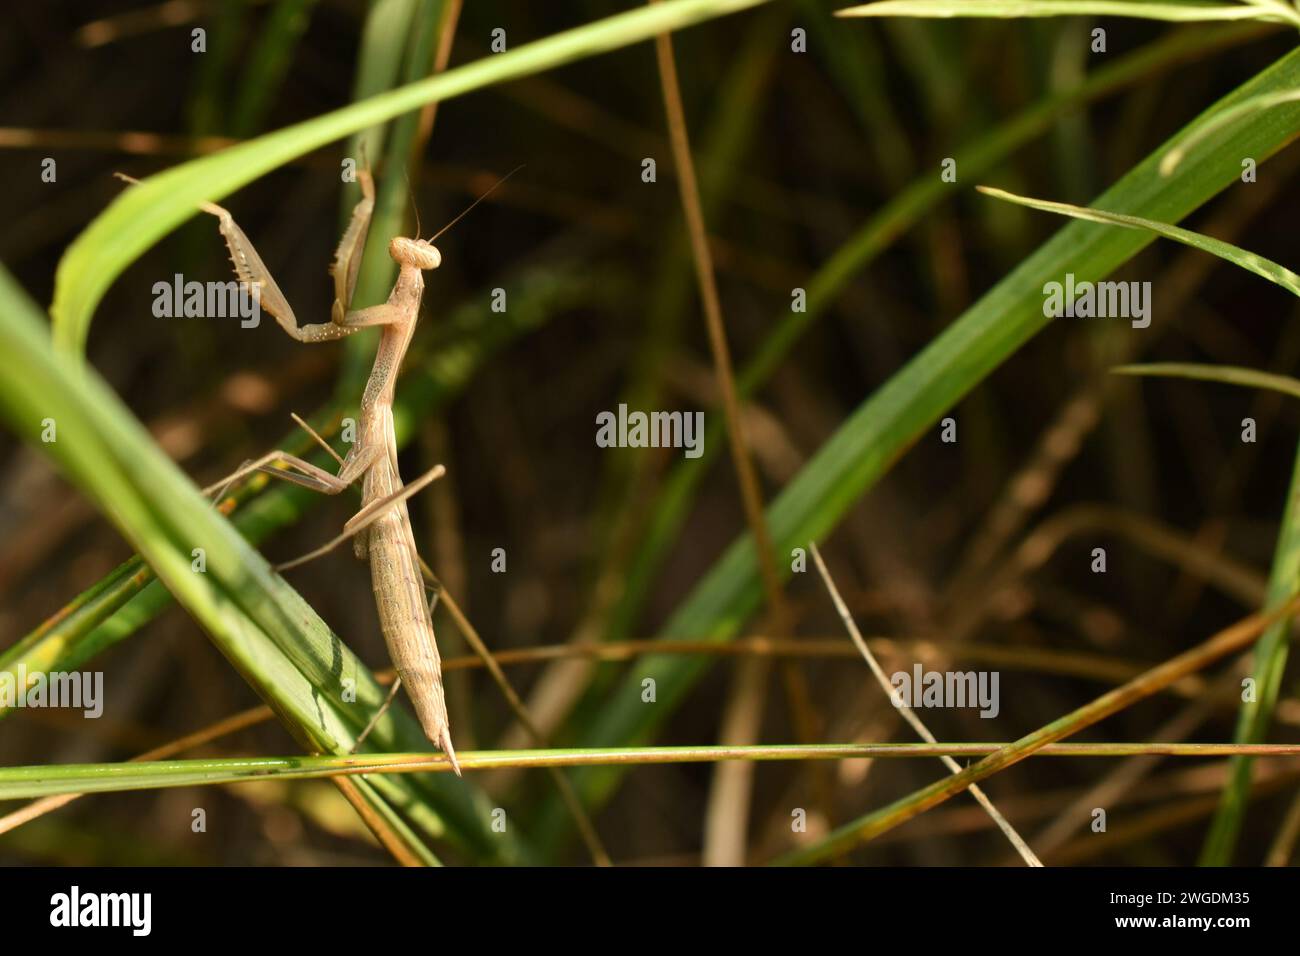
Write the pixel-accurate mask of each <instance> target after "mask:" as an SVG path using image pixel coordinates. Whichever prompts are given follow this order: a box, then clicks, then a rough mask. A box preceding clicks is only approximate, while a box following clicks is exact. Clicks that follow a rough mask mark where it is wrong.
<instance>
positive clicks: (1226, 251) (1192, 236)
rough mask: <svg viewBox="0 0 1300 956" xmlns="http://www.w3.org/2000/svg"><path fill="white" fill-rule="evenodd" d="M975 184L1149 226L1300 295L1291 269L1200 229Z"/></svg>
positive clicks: (1101, 218)
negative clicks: (1194, 230) (1199, 230)
mask: <svg viewBox="0 0 1300 956" xmlns="http://www.w3.org/2000/svg"><path fill="white" fill-rule="evenodd" d="M975 188H976V189H978V190H979V191H980V192H982V193H984V194H985V195H986V196H992V197H993V198H995V199H1005V200H1006V201H1007V202H1012V203H1015V204H1016V205H1018V206H1028V207H1029V208H1030V209H1040V210H1042V211H1043V212H1054V213H1056V214H1058V215H1061V216H1070V217H1072V218H1074V219H1083V220H1086V221H1088V222H1101V223H1109V224H1110V225H1113V226H1124V227H1126V228H1129V229H1148V230H1150V231H1151V232H1154V233H1155V234H1156V235H1158V236H1164V237H1165V238H1166V239H1172V240H1174V241H1175V242H1181V243H1182V244H1183V245H1185V246H1191V247H1192V248H1193V249H1200V250H1202V251H1203V252H1208V253H1210V254H1211V255H1215V256H1218V257H1219V258H1220V259H1225V260H1227V261H1228V262H1231V263H1233V264H1234V265H1238V266H1241V268H1243V269H1245V270H1246V271H1248V272H1253V273H1255V275H1257V276H1262V277H1263V278H1265V279H1267V280H1268V281H1269V282H1272V283H1275V284H1276V285H1280V286H1281V287H1282V288H1284V289H1286V290H1287V291H1288V292H1290V293H1291V294H1292V295H1296V296H1300V276H1298V275H1296V274H1295V273H1294V272H1292V271H1291V270H1290V269H1288V268H1286V267H1285V266H1281V265H1278V264H1277V263H1276V262H1273V261H1272V260H1271V259H1265V258H1264V257H1263V256H1260V255H1256V254H1255V253H1253V252H1248V251H1247V250H1245V249H1242V248H1240V247H1239V246H1234V245H1233V244H1232V243H1230V242H1224V241H1223V240H1221V239H1215V238H1214V237H1212V236H1205V235H1201V233H1199V232H1192V231H1191V230H1190V229H1182V228H1180V227H1178V226H1171V225H1170V224H1169V223H1165V222H1156V221H1155V220H1154V219H1143V218H1142V217H1141V216H1130V215H1127V214H1125V213H1119V212H1107V211H1106V210H1104V209H1095V208H1091V207H1088V206H1072V205H1070V204H1069V203H1063V202H1049V201H1048V200H1045V199H1030V198H1028V197H1027V196H1017V195H1016V194H1015V193H1009V192H1007V191H1006V190H1004V189H994V188H992V187H991V186H976V187H975Z"/></svg>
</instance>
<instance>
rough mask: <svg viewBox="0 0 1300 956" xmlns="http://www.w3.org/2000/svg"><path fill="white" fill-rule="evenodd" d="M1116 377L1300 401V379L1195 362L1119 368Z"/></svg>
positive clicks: (1116, 369)
mask: <svg viewBox="0 0 1300 956" xmlns="http://www.w3.org/2000/svg"><path fill="white" fill-rule="evenodd" d="M1111 372H1112V374H1115V375H1143V376H1152V377H1161V378H1193V379H1197V380H1198V381H1202V382H1221V383H1223V384H1224V385H1241V386H1244V387H1246V388H1263V389H1267V390H1268V391H1271V392H1281V393H1282V394H1283V395H1290V396H1292V397H1293V398H1300V379H1296V378H1292V377H1291V376H1290V375H1278V374H1276V373H1274V372H1261V371H1259V370H1258V369H1253V368H1241V367H1239V366H1236V365H1201V364H1197V363H1195V362H1147V363H1144V364H1142V365H1117V366H1116V367H1115V368H1113V369H1111Z"/></svg>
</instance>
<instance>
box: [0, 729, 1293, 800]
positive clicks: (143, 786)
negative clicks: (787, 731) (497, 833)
mask: <svg viewBox="0 0 1300 956" xmlns="http://www.w3.org/2000/svg"><path fill="white" fill-rule="evenodd" d="M1009 746H1011V745H1010V744H1006V743H944V742H936V743H869V744H861V743H852V744H752V745H745V746H728V745H718V746H700V747H689V746H687V747H607V748H592V747H567V748H551V749H539V750H469V751H465V752H464V753H462V754H458V755H457V758H458V759H459V760H460V761H461V765H462V766H463V767H464V768H465V769H467V770H499V769H502V768H506V767H532V768H537V767H590V766H600V765H628V764H681V763H712V762H716V761H723V760H750V761H756V762H770V761H781V760H877V759H881V758H885V759H891V760H906V759H932V758H934V757H941V756H951V757H967V758H970V757H984V756H988V755H991V754H995V753H998V752H999V751H1003V750H1006V749H1007V748H1008V747H1009ZM1242 753H1248V754H1250V755H1252V756H1254V757H1295V756H1297V755H1300V744H1271V745H1261V746H1247V747H1240V746H1237V745H1235V744H1189V743H1181V742H1180V743H1149V744H1148V743H1084V744H1074V743H1061V744H1047V745H1046V746H1041V747H1039V748H1037V749H1036V750H1035V751H1034V755H1035V756H1039V757H1072V758H1077V757H1130V756H1138V755H1142V754H1160V755H1163V756H1176V757H1201V758H1204V757H1216V756H1225V755H1239V754H1242ZM428 772H436V773H448V772H449V770H448V768H447V766H446V764H445V762H444V761H442V760H441V759H440V758H437V757H431V756H430V755H429V754H404V753H396V754H369V755H365V756H361V755H357V756H332V757H205V758H197V759H189V760H154V761H138V762H131V763H106V764H105V763H99V764H53V765H42V766H35V767H2V768H0V800H32V799H39V798H40V797H53V796H61V795H64V794H71V793H119V792H123V791H131V790H154V789H167V788H169V787H194V786H212V785H217V784H230V783H247V782H250V781H254V780H264V779H266V778H268V777H275V778H279V779H282V780H310V779H317V778H321V777H332V776H339V775H346V776H360V775H362V774H366V775H369V779H372V780H376V781H377V780H381V779H384V778H385V777H390V776H393V775H397V774H410V773H428Z"/></svg>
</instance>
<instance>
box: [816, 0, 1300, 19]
mask: <svg viewBox="0 0 1300 956" xmlns="http://www.w3.org/2000/svg"><path fill="white" fill-rule="evenodd" d="M835 15H836V16H837V17H924V18H927V19H935V18H938V19H948V18H950V17H994V18H1000V19H1011V20H1019V19H1023V18H1027V17H1077V16H1100V17H1135V18H1137V19H1141V20H1167V21H1171V22H1177V23H1201V22H1213V21H1224V20H1264V21H1267V22H1269V23H1293V24H1296V25H1300V13H1297V12H1296V10H1295V9H1294V8H1291V7H1288V6H1287V5H1285V4H1283V3H1280V2H1279V3H1267V4H1265V3H1259V4H1253V3H1252V4H1240V3H1227V4H1224V3H1199V2H1195V0H1186V2H1181V3H1169V2H1164V3H1147V2H1144V0H1134V2H1130V0H880V2H879V3H865V4H862V5H860V6H856V7H845V8H844V9H843V10H836V11H835Z"/></svg>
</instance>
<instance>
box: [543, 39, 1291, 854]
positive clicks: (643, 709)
mask: <svg viewBox="0 0 1300 956" xmlns="http://www.w3.org/2000/svg"><path fill="white" fill-rule="evenodd" d="M1298 83H1300V52H1293V53H1290V54H1288V55H1287V56H1285V57H1283V58H1282V59H1281V60H1279V61H1278V62H1277V63H1275V64H1274V65H1273V66H1271V67H1269V68H1268V69H1266V70H1265V71H1263V72H1262V73H1260V74H1259V75H1258V76H1256V77H1254V78H1253V79H1251V80H1249V81H1248V82H1246V83H1245V84H1243V85H1242V86H1240V87H1238V89H1237V90H1235V91H1234V92H1233V93H1231V94H1229V95H1228V96H1227V97H1225V98H1224V99H1223V100H1221V101H1220V102H1219V103H1217V104H1215V105H1214V106H1213V107H1211V108H1210V109H1208V110H1206V111H1205V112H1204V113H1202V114H1201V116H1200V117H1198V118H1197V119H1196V120H1194V121H1193V122H1192V123H1191V124H1190V128H1192V129H1194V128H1196V127H1198V126H1199V125H1200V124H1202V123H1204V122H1206V121H1207V120H1208V118H1209V117H1212V116H1213V115H1215V114H1216V113H1218V112H1219V111H1220V110H1223V109H1225V108H1228V107H1230V106H1232V105H1234V104H1236V103H1238V102H1241V101H1243V100H1245V99H1247V98H1249V97H1252V96H1257V95H1260V94H1262V93H1268V92H1273V91H1275V90H1281V89H1290V88H1293V87H1295V86H1297V84H1298ZM1297 130H1300V108H1296V107H1294V106H1293V107H1290V108H1285V107H1284V108H1280V109H1278V110H1276V111H1273V112H1270V113H1269V114H1267V115H1262V116H1260V117H1258V118H1257V119H1256V120H1255V121H1253V122H1251V123H1247V124H1243V126H1242V127H1241V128H1240V129H1236V130H1234V133H1233V135H1232V136H1227V135H1225V134H1224V133H1222V132H1220V133H1218V134H1215V135H1213V136H1211V137H1210V138H1209V139H1208V140H1207V141H1206V145H1205V148H1204V149H1203V150H1198V151H1197V152H1196V154H1194V155H1193V156H1190V157H1189V158H1188V161H1187V167H1186V169H1185V172H1184V174H1183V175H1182V176H1179V177H1177V178H1175V179H1165V178H1162V177H1161V176H1160V175H1159V174H1158V172H1157V169H1156V166H1157V164H1158V162H1159V158H1160V156H1162V155H1163V154H1164V151H1165V147H1161V148H1160V149H1158V150H1156V151H1155V152H1154V153H1152V154H1151V155H1150V156H1148V157H1147V158H1146V159H1145V160H1144V161H1143V162H1142V163H1140V164H1139V165H1138V166H1136V167H1135V168H1133V169H1132V170H1130V171H1129V172H1128V173H1127V174H1126V175H1125V176H1124V177H1123V178H1122V179H1121V180H1119V182H1117V183H1116V184H1115V185H1114V186H1113V187H1111V188H1110V189H1109V190H1107V191H1106V192H1105V193H1104V194H1103V195H1102V196H1100V197H1098V199H1097V201H1096V204H1097V205H1100V206H1109V207H1116V208H1123V209H1128V210H1130V211H1131V213H1132V214H1133V215H1141V216H1144V217H1147V218H1151V219H1155V220H1158V221H1177V220H1179V219H1181V218H1182V217H1184V216H1186V215H1187V214H1188V213H1190V212H1191V211H1192V210H1194V209H1196V208H1197V207H1199V206H1200V205H1201V204H1203V203H1204V202H1205V201H1206V200H1208V199H1209V198H1211V197H1212V196H1214V195H1216V194H1217V193H1218V192H1219V191H1220V190H1222V189H1224V188H1225V187H1226V186H1228V185H1229V184H1231V183H1234V182H1237V181H1238V178H1239V176H1240V173H1241V166H1240V159H1241V157H1242V156H1243V155H1248V156H1255V157H1257V158H1259V159H1260V160H1261V161H1262V160H1263V159H1264V158H1267V157H1269V156H1271V155H1273V153H1275V152H1276V151H1277V150H1279V149H1281V148H1282V147H1283V146H1284V145H1286V144H1287V143H1288V142H1290V141H1291V139H1292V138H1293V137H1294V136H1295V134H1296V131H1297ZM1154 238H1155V234H1154V233H1151V232H1147V231H1145V230H1137V229H1114V228H1110V227H1108V226H1102V225H1100V224H1098V223H1091V222H1071V223H1070V224H1069V225H1067V226H1066V227H1065V228H1063V229H1062V230H1061V231H1060V232H1058V233H1057V234H1056V235H1055V236H1054V237H1052V238H1051V239H1050V240H1048V241H1047V242H1046V243H1045V244H1044V245H1042V246H1041V247H1040V248H1039V249H1038V250H1037V251H1036V252H1035V253H1034V254H1033V255H1031V256H1030V257H1029V258H1027V259H1026V260H1025V261H1023V262H1022V263H1021V264H1020V265H1019V266H1018V267H1017V268H1016V269H1015V270H1014V271H1013V272H1012V273H1011V274H1010V275H1008V276H1007V277H1006V278H1004V279H1003V280H1002V281H1001V282H999V283H998V284H997V285H996V286H995V287H994V288H993V289H991V290H990V291H989V292H988V293H986V294H985V295H984V296H983V297H982V298H981V299H980V300H979V301H978V302H976V303H975V304H974V305H973V306H972V307H971V308H970V309H968V310H967V311H966V312H965V313H964V314H963V315H962V316H961V317H960V318H958V319H957V320H956V321H955V322H954V323H953V324H952V325H951V326H950V327H949V328H948V329H947V330H946V331H945V332H944V333H943V334H942V335H940V336H939V337H938V338H937V339H935V340H934V341H933V342H931V343H930V345H928V346H927V347H926V348H925V349H924V350H922V351H921V352H920V353H919V354H918V355H917V356H916V357H915V358H913V359H912V360H911V361H910V362H909V363H908V364H907V365H906V366H905V367H904V368H903V369H901V370H900V371H899V372H898V373H896V374H895V375H894V376H893V377H892V378H891V379H890V380H889V381H888V382H887V383H885V385H884V386H883V387H881V388H880V389H879V390H878V391H876V393H875V394H873V395H872V396H871V397H870V398H868V399H867V400H866V401H865V402H864V403H863V404H862V405H860V406H859V407H858V409H857V410H856V411H855V412H854V413H853V414H852V416H850V417H849V419H848V420H847V421H845V422H844V424H843V425H841V427H840V428H839V430H838V431H837V432H836V433H835V435H833V436H832V437H831V439H830V440H829V441H827V442H826V443H825V444H824V445H823V446H822V447H821V449H820V451H818V453H817V454H816V456H815V457H814V458H813V459H812V460H811V461H809V462H808V464H807V465H806V466H805V467H804V469H803V470H802V471H801V472H800V473H799V475H798V476H797V477H796V478H795V480H794V481H793V482H792V483H791V484H790V485H789V486H788V487H787V488H786V489H785V491H784V492H783V493H782V494H781V495H780V497H779V498H777V500H776V501H775V502H774V503H773V504H772V506H771V507H770V508H769V509H768V516H767V517H768V523H769V527H770V529H771V533H772V537H773V540H774V542H775V545H776V549H777V551H778V554H779V555H780V556H782V560H781V561H780V564H779V566H780V567H783V568H788V567H789V562H788V561H787V560H785V559H784V556H786V555H788V554H789V553H790V549H791V548H793V547H795V546H802V545H804V544H805V543H806V542H807V541H809V540H813V539H820V538H823V537H825V536H826V534H827V533H829V532H830V531H831V530H832V529H833V528H834V527H835V526H836V524H837V523H838V522H839V521H840V519H841V517H842V516H843V515H844V513H845V512H846V511H847V510H848V509H849V508H850V507H851V506H852V505H853V504H854V502H856V501H857V500H858V498H859V497H860V496H861V495H862V494H863V493H864V492H866V491H867V490H868V489H870V488H871V487H872V486H873V485H874V484H875V483H876V482H877V481H878V480H879V479H880V478H881V476H882V475H884V474H885V472H886V471H888V469H889V468H890V466H891V465H892V464H893V463H894V462H895V461H896V460H897V459H898V457H899V456H900V455H902V454H903V453H904V452H905V451H906V449H907V447H908V446H909V445H910V444H911V443H913V442H914V441H916V439H917V438H918V437H919V436H920V434H921V433H922V432H923V431H924V430H925V429H926V428H927V427H929V426H930V425H932V424H933V423H934V422H935V421H937V420H938V419H939V417H940V416H941V415H942V414H943V413H944V412H945V411H946V410H948V409H949V408H951V407H952V406H953V405H954V404H955V403H956V402H957V401H958V400H960V399H961V398H962V396H964V395H965V394H966V393H967V392H969V391H970V390H971V389H972V388H973V387H974V386H975V385H976V384H978V383H979V382H980V381H981V380H982V379H983V378H984V376H985V375H987V374H988V373H989V372H991V371H992V370H993V369H995V368H997V366H998V365H999V364H1001V363H1002V362H1003V361H1005V360H1006V358H1007V357H1008V356H1010V355H1011V354H1013V353H1014V352H1015V351H1016V349H1018V348H1019V347H1020V346H1021V345H1023V344H1024V343H1025V342H1027V341H1028V340H1029V339H1030V338H1031V337H1032V336H1034V335H1035V334H1036V333H1037V332H1039V331H1041V330H1042V329H1043V328H1044V326H1046V325H1047V324H1048V322H1049V321H1050V320H1049V319H1048V318H1047V317H1046V316H1044V314H1043V287H1044V285H1045V284H1046V283H1048V282H1052V281H1059V280H1060V279H1061V278H1062V276H1063V275H1064V274H1065V273H1066V272H1067V271H1069V272H1073V273H1074V274H1075V275H1076V277H1078V278H1079V279H1080V280H1085V281H1087V280H1093V281H1095V280H1099V279H1101V278H1103V277H1105V276H1106V275H1107V274H1109V273H1110V272H1111V271H1113V270H1114V269H1115V268H1117V267H1118V266H1120V265H1121V264H1123V263H1124V262H1127V261H1128V260H1129V259H1130V258H1132V257H1133V256H1134V255H1135V254H1136V253H1137V252H1138V251H1140V250H1141V249H1143V248H1144V247H1145V246H1147V245H1148V244H1149V243H1151V242H1152V241H1154ZM758 600H759V587H758V573H757V562H756V555H755V553H754V546H753V543H752V541H751V540H750V539H749V538H748V536H742V537H741V538H739V539H738V540H737V541H736V542H735V543H734V544H732V546H731V547H730V548H728V550H727V551H726V553H725V554H723V555H722V557H721V558H720V559H719V560H718V561H717V562H716V563H715V564H714V565H713V567H712V568H711V569H710V570H709V571H708V572H707V573H706V574H705V575H704V577H703V578H702V579H701V580H700V581H699V583H698V584H697V585H696V586H695V588H694V589H693V590H692V591H691V593H690V594H689V595H688V596H687V598H686V599H685V601H684V602H683V603H682V605H681V606H680V607H679V608H678V609H677V611H676V612H675V613H674V614H673V615H672V616H671V617H670V619H669V620H668V621H667V622H666V623H665V624H664V626H663V629H662V630H663V633H665V634H673V635H683V634H689V635H694V636H696V638H697V639H699V638H704V637H708V638H711V639H714V640H727V639H729V638H731V637H733V636H735V634H736V633H737V632H738V631H739V630H740V628H741V626H742V624H743V623H744V621H745V620H746V618H747V617H748V616H749V615H750V614H752V613H753V611H754V610H755V608H756V606H757V604H758ZM707 666H708V662H706V661H682V660H673V659H669V658H665V657H658V658H656V657H649V658H645V659H641V660H638V661H637V662H635V663H634V664H633V665H632V666H631V668H630V672H629V673H628V675H627V677H626V679H625V680H624V681H622V682H621V683H620V684H619V685H618V686H617V687H616V689H615V690H614V692H613V693H612V695H611V696H610V697H609V699H608V701H607V702H606V704H605V706H604V707H603V708H602V709H601V710H600V711H599V712H598V713H597V714H596V716H595V718H594V719H593V720H592V721H591V723H590V725H589V727H588V729H587V730H586V731H585V733H583V735H582V743H584V744H589V745H592V746H602V745H610V744H627V743H635V742H642V741H645V740H648V739H649V738H650V737H651V736H652V735H653V734H654V732H655V731H656V729H657V728H658V727H660V726H661V725H662V723H663V722H664V721H665V720H666V719H667V717H668V716H669V715H670V714H671V713H672V712H673V710H674V709H675V707H676V706H677V705H678V704H679V703H680V702H681V701H682V700H683V698H684V697H685V695H686V694H687V693H688V692H689V690H690V688H691V687H692V686H693V685H694V684H695V682H696V681H697V680H698V679H699V678H700V676H701V675H702V674H703V673H704V670H705V668H706V667H707ZM646 678H653V679H654V680H655V681H656V687H657V702H656V703H653V704H647V703H643V702H642V699H641V686H642V683H641V682H642V681H643V680H645V679H646ZM574 780H575V783H576V784H577V786H578V787H579V789H580V792H581V793H583V794H584V796H585V798H586V799H587V800H588V801H589V802H590V803H591V804H593V805H597V804H599V803H601V802H603V801H604V800H605V799H607V798H608V797H609V795H610V794H611V793H612V792H613V790H614V788H615V787H616V786H617V785H618V782H619V780H620V774H619V773H618V771H617V770H610V769H609V768H600V769H593V770H584V771H579V772H577V773H575V774H574ZM565 828H566V823H565V819H564V816H563V812H562V808H560V807H559V806H557V805H556V804H555V801H553V800H552V801H551V802H550V803H549V804H548V805H547V806H546V807H545V809H544V814H543V821H542V826H541V828H540V830H539V831H538V835H539V837H540V838H541V839H543V840H545V841H546V842H547V843H548V844H549V843H551V842H553V841H554V840H556V839H558V838H559V836H560V835H562V834H563V832H564V830H565Z"/></svg>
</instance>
